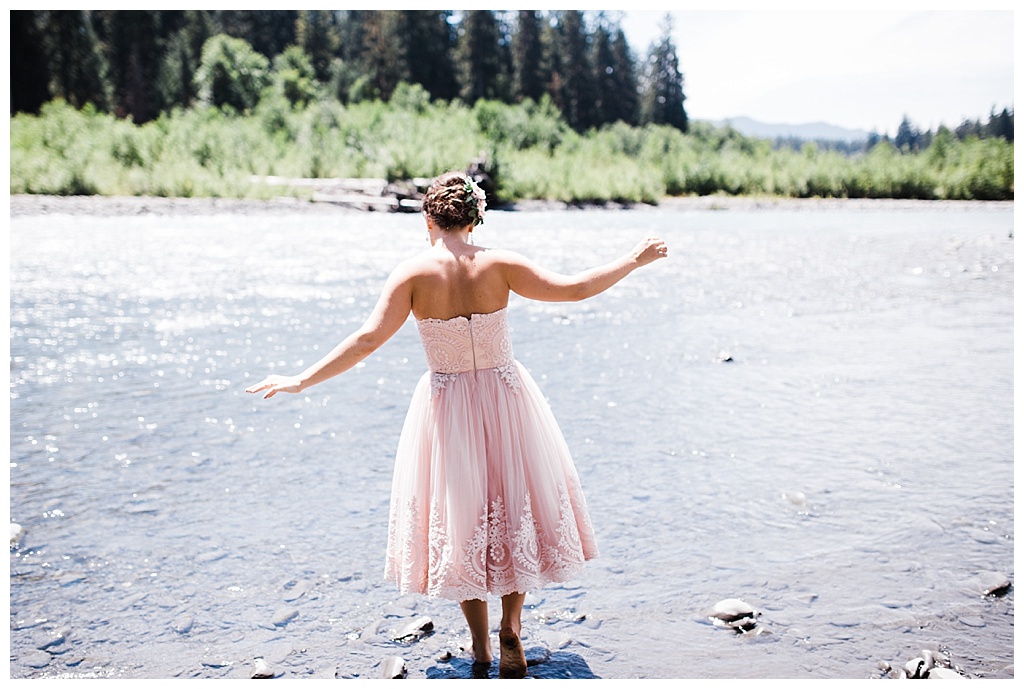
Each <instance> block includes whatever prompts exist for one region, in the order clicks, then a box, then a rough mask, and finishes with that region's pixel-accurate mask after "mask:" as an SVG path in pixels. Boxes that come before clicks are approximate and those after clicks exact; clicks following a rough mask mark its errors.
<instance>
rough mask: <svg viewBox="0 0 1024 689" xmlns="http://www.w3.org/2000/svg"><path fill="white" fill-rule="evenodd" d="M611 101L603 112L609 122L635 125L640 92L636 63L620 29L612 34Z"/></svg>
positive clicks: (617, 28)
mask: <svg viewBox="0 0 1024 689" xmlns="http://www.w3.org/2000/svg"><path fill="white" fill-rule="evenodd" d="M611 48H612V70H613V71H612V75H611V76H612V79H611V88H612V94H613V95H612V101H611V102H610V103H605V106H604V110H605V113H606V115H607V117H609V118H610V121H612V122H615V121H618V120H622V121H623V122H625V123H626V124H630V125H635V124H638V123H639V121H640V120H639V118H640V92H639V90H638V84H637V78H636V61H635V60H634V59H633V51H632V50H630V48H629V42H628V41H627V40H626V34H625V32H623V30H622V28H621V27H617V26H616V27H615V28H614V31H613V33H612V46H611Z"/></svg>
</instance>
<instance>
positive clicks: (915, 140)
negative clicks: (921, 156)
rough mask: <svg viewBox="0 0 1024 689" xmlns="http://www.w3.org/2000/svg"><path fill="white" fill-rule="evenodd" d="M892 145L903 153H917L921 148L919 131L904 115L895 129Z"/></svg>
mask: <svg viewBox="0 0 1024 689" xmlns="http://www.w3.org/2000/svg"><path fill="white" fill-rule="evenodd" d="M894 143H895V145H896V148H898V149H899V150H901V151H903V152H904V153H906V152H911V151H917V150H920V148H921V130H920V129H918V128H917V127H915V126H914V124H913V123H912V122H911V121H910V118H909V117H907V116H906V115H904V116H903V120H902V121H900V126H899V127H898V128H897V129H896V139H895V141H894Z"/></svg>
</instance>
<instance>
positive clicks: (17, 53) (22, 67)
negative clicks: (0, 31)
mask: <svg viewBox="0 0 1024 689" xmlns="http://www.w3.org/2000/svg"><path fill="white" fill-rule="evenodd" d="M39 15H40V12H39V11H38V10H18V11H16V10H12V11H11V34H10V35H11V114H12V115H13V114H14V113H17V112H29V113H32V114H37V113H38V112H39V108H40V107H41V106H42V105H43V103H45V102H46V101H48V100H50V88H49V84H48V81H49V80H48V78H47V76H48V75H47V73H46V64H47V55H46V52H45V50H44V49H43V32H42V29H41V27H40V22H39Z"/></svg>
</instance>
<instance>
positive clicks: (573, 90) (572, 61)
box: [552, 10, 597, 131]
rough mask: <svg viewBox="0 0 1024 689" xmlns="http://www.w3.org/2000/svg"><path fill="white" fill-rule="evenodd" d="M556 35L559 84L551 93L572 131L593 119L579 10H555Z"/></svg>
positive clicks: (584, 30) (591, 86)
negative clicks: (556, 11) (556, 16)
mask: <svg viewBox="0 0 1024 689" xmlns="http://www.w3.org/2000/svg"><path fill="white" fill-rule="evenodd" d="M556 29H557V30H556V33H555V35H556V37H557V41H558V47H557V51H558V53H559V59H558V62H559V68H560V72H559V75H558V76H559V84H558V87H557V90H556V91H554V92H553V93H552V96H553V97H554V99H555V104H556V105H557V106H558V107H559V109H560V110H561V111H562V115H563V116H564V117H565V121H566V122H567V123H568V124H569V126H570V127H572V128H573V129H575V130H576V131H583V130H585V129H587V128H589V127H591V126H593V125H594V124H595V123H596V121H597V118H596V115H595V111H594V100H595V96H596V90H595V87H594V76H593V69H592V68H591V66H590V59H589V52H590V50H589V41H590V37H589V35H588V34H587V28H586V25H585V23H584V21H583V12H581V11H579V10H566V11H564V12H561V13H559V15H558V21H557V27H556Z"/></svg>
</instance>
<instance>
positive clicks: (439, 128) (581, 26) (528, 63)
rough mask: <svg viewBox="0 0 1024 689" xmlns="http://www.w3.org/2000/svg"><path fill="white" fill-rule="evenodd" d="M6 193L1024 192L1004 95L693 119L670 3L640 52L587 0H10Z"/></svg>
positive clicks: (976, 195) (601, 197)
mask: <svg viewBox="0 0 1024 689" xmlns="http://www.w3.org/2000/svg"><path fill="white" fill-rule="evenodd" d="M11 56H12V65H11V66H12V70H11V110H12V119H11V192H12V193H50V194H105V195H112V194H129V195H148V194H153V195H161V196H234V197H239V196H249V197H265V196H275V195H282V194H290V195H296V196H302V195H303V194H304V193H308V192H304V191H303V190H302V189H290V188H280V187H278V188H273V187H268V186H267V185H265V184H260V183H257V182H255V181H254V178H256V177H265V176H278V177H321V178H323V177H384V178H387V179H390V180H398V179H410V178H413V177H432V176H433V175H435V174H437V173H438V172H440V171H443V170H445V169H453V168H461V169H466V168H467V166H468V165H469V164H470V163H471V162H473V161H477V162H481V163H483V165H484V167H485V169H486V172H488V173H489V175H490V176H491V178H492V179H493V180H494V181H495V183H496V188H495V189H494V190H493V191H494V192H495V195H496V196H497V197H498V198H496V199H495V200H496V201H497V200H499V199H504V200H517V199H525V198H546V199H559V200H564V201H569V202H590V201H608V200H615V201H627V202H657V201H658V200H659V199H661V198H663V197H665V196H666V195H687V194H700V195H705V194H713V193H725V194H748V195H758V194H766V195H776V196H795V197H807V196H829V197H866V198H880V197H885V198H942V199H945V198H950V199H1012V198H1013V114H1012V110H1005V109H1004V110H1003V111H1002V112H1000V113H997V112H996V111H995V110H994V109H993V111H992V113H991V115H990V117H989V120H988V121H987V122H981V121H977V122H970V121H965V122H964V123H961V125H960V126H958V127H956V128H955V129H948V128H946V127H940V128H939V129H938V130H937V131H935V132H930V131H929V132H921V131H919V130H918V129H916V127H914V125H913V124H912V123H911V122H909V120H907V119H906V118H905V119H904V121H903V122H902V123H901V125H900V128H899V130H898V131H897V134H896V136H895V138H893V139H890V138H889V137H888V136H887V135H886V136H879V135H872V139H870V140H869V141H868V142H867V143H866V144H865V145H864V146H863V147H862V148H858V149H845V150H844V149H842V148H839V147H836V146H832V145H830V144H829V143H827V142H822V143H819V144H815V143H813V142H796V141H787V142H782V141H777V142H771V141H767V140H761V139H753V138H748V137H744V136H742V135H740V134H739V133H738V132H736V131H734V130H732V129H731V128H729V127H714V126H712V125H710V124H708V123H702V122H691V121H690V120H689V119H688V118H687V115H686V111H685V108H684V101H685V96H684V94H683V75H682V73H681V72H680V70H679V64H678V60H677V58H676V49H675V46H674V45H673V43H672V40H671V25H670V24H669V23H668V20H667V19H666V23H665V24H664V25H663V33H662V36H661V37H660V39H659V40H657V41H655V42H654V43H653V44H652V45H651V46H649V48H648V49H647V51H646V53H645V55H644V57H643V58H642V59H638V58H636V57H635V56H634V53H633V50H632V49H631V47H630V46H629V45H628V43H627V42H626V39H625V36H624V34H623V32H622V30H621V27H620V26H619V25H618V23H617V21H616V18H615V16H613V15H608V14H605V13H601V12H580V11H557V12H555V11H552V12H541V11H532V10H525V11H506V12H497V11H489V10H481V11H467V12H458V13H455V12H452V11H406V10H382V11H363V10H360V11H356V10H348V11H320V10H311V11H285V10H261V11H198V10H166V11H112V10H111V11H107V10H96V11H49V10H47V11H12V12H11Z"/></svg>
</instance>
